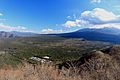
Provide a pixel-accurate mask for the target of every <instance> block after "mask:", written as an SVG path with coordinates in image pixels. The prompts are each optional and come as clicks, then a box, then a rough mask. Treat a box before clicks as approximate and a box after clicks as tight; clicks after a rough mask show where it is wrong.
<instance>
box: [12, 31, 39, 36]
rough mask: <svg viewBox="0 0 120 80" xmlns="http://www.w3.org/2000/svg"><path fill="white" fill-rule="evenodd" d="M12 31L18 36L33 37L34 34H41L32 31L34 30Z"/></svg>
mask: <svg viewBox="0 0 120 80" xmlns="http://www.w3.org/2000/svg"><path fill="white" fill-rule="evenodd" d="M10 33H12V34H14V35H16V36H17V37H32V36H38V35H39V34H37V33H32V32H17V31H12V32H10Z"/></svg>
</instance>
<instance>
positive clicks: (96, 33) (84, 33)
mask: <svg viewBox="0 0 120 80" xmlns="http://www.w3.org/2000/svg"><path fill="white" fill-rule="evenodd" d="M119 33H120V30H119V29H116V28H101V29H89V28H86V29H81V30H78V31H75V32H71V33H63V34H55V35H58V36H62V37H67V38H84V39H87V40H93V41H105V42H112V43H120V35H119Z"/></svg>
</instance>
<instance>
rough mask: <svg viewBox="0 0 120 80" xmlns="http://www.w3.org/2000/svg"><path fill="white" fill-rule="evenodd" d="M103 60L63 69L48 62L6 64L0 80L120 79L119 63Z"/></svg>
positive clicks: (0, 73) (0, 74)
mask: <svg viewBox="0 0 120 80" xmlns="http://www.w3.org/2000/svg"><path fill="white" fill-rule="evenodd" d="M106 59H107V60H106ZM103 60H104V61H105V62H104V63H102V62H103ZM103 60H102V59H98V60H96V61H95V60H90V61H89V62H86V64H84V65H82V66H80V67H79V69H78V68H77V69H76V68H71V69H63V70H58V69H56V68H55V67H54V66H52V65H47V64H43V65H36V66H33V65H31V64H28V63H25V64H24V66H23V65H22V66H20V65H19V67H18V68H12V67H10V66H5V67H4V68H2V69H1V70H0V80H120V76H119V73H120V67H119V66H118V65H117V63H115V62H114V63H113V62H110V61H111V59H109V58H105V59H103Z"/></svg>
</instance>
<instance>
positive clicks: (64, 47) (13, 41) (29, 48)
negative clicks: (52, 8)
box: [0, 35, 111, 66]
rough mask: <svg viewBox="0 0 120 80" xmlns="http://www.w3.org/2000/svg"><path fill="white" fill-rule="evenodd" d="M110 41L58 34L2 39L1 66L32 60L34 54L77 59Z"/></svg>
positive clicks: (66, 59) (52, 57) (52, 58)
mask: <svg viewBox="0 0 120 80" xmlns="http://www.w3.org/2000/svg"><path fill="white" fill-rule="evenodd" d="M110 45H111V44H109V43H104V42H98V41H87V40H83V39H79V38H62V37H58V36H47V35H46V36H45V35H44V36H40V37H22V38H4V39H0V66H2V65H4V64H7V65H13V66H15V65H17V64H19V63H21V62H22V61H23V60H26V61H29V62H31V60H30V59H29V58H30V57H32V56H40V57H42V56H46V55H47V56H50V59H51V60H53V62H55V63H60V62H63V61H68V60H76V59H78V58H80V57H81V56H82V55H83V54H87V53H89V52H90V51H92V50H96V49H97V50H98V49H101V48H103V47H105V46H110Z"/></svg>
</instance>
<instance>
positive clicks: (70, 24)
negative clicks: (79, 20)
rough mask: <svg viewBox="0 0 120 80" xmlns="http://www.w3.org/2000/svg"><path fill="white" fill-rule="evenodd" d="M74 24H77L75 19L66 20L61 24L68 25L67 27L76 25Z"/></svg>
mask: <svg viewBox="0 0 120 80" xmlns="http://www.w3.org/2000/svg"><path fill="white" fill-rule="evenodd" d="M76 25H77V24H76V22H75V21H67V22H66V23H65V24H63V26H65V27H68V28H70V27H73V26H76Z"/></svg>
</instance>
